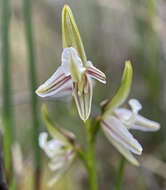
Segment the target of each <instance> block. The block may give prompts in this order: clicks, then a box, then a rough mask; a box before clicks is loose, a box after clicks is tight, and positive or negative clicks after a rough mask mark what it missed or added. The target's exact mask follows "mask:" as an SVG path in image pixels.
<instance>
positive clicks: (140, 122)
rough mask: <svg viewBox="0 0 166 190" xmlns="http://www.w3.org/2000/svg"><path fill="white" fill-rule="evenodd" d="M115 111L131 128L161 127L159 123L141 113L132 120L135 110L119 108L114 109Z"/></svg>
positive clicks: (142, 129)
mask: <svg viewBox="0 0 166 190" xmlns="http://www.w3.org/2000/svg"><path fill="white" fill-rule="evenodd" d="M114 113H115V115H116V116H117V117H118V118H119V119H120V120H121V122H122V123H123V124H124V125H126V127H128V128H129V129H135V130H141V131H157V130H159V129H160V124H159V123H157V122H155V121H152V120H149V119H147V118H145V117H143V116H141V115H139V114H136V115H135V118H134V120H133V121H131V118H132V115H133V112H132V111H130V110H129V109H125V108H118V109H116V110H115V111H114Z"/></svg>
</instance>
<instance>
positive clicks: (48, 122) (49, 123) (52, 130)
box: [42, 104, 69, 144]
mask: <svg viewBox="0 0 166 190" xmlns="http://www.w3.org/2000/svg"><path fill="white" fill-rule="evenodd" d="M42 114H43V118H44V121H45V124H46V126H47V130H48V131H49V133H50V135H51V136H52V137H53V138H56V139H58V140H60V141H63V142H66V143H68V144H69V141H68V139H67V137H65V136H64V135H63V134H62V133H61V132H60V131H59V130H58V129H56V128H55V127H54V124H53V122H52V121H51V119H50V117H49V115H48V111H47V107H46V105H45V104H43V105H42Z"/></svg>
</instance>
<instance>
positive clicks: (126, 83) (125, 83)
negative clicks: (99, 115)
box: [105, 61, 133, 114]
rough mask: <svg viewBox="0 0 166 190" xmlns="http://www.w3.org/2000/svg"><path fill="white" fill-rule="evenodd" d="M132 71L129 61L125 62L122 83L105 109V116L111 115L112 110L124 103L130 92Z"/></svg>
mask: <svg viewBox="0 0 166 190" xmlns="http://www.w3.org/2000/svg"><path fill="white" fill-rule="evenodd" d="M132 75H133V69H132V65H131V62H130V61H126V63H125V69H124V72H123V77H122V82H121V86H120V88H119V90H118V91H117V93H116V94H115V96H114V97H113V98H112V99H110V101H109V102H108V103H107V105H106V107H105V114H109V113H111V112H112V111H113V110H114V109H116V108H117V107H119V106H120V105H122V104H123V103H124V101H125V100H126V98H127V97H128V94H129V92H130V88H131V83H132Z"/></svg>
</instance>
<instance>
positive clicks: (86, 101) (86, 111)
mask: <svg viewBox="0 0 166 190" xmlns="http://www.w3.org/2000/svg"><path fill="white" fill-rule="evenodd" d="M92 94H93V88H92V83H91V79H90V78H89V77H88V76H87V81H86V85H85V87H84V90H83V92H82V94H81V95H79V92H78V87H77V86H75V88H74V91H73V96H74V100H75V102H76V106H77V109H78V113H79V115H80V117H81V119H82V120H83V121H86V120H87V119H88V117H89V115H90V112H91V104H92Z"/></svg>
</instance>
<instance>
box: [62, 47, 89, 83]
mask: <svg viewBox="0 0 166 190" xmlns="http://www.w3.org/2000/svg"><path fill="white" fill-rule="evenodd" d="M62 67H63V69H64V72H65V73H66V75H70V74H71V76H72V79H73V81H75V82H79V81H81V79H82V74H83V73H84V71H85V68H84V67H83V65H82V61H81V59H80V57H79V56H78V54H77V51H76V50H75V49H74V48H73V47H70V48H65V49H64V50H63V52H62Z"/></svg>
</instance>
